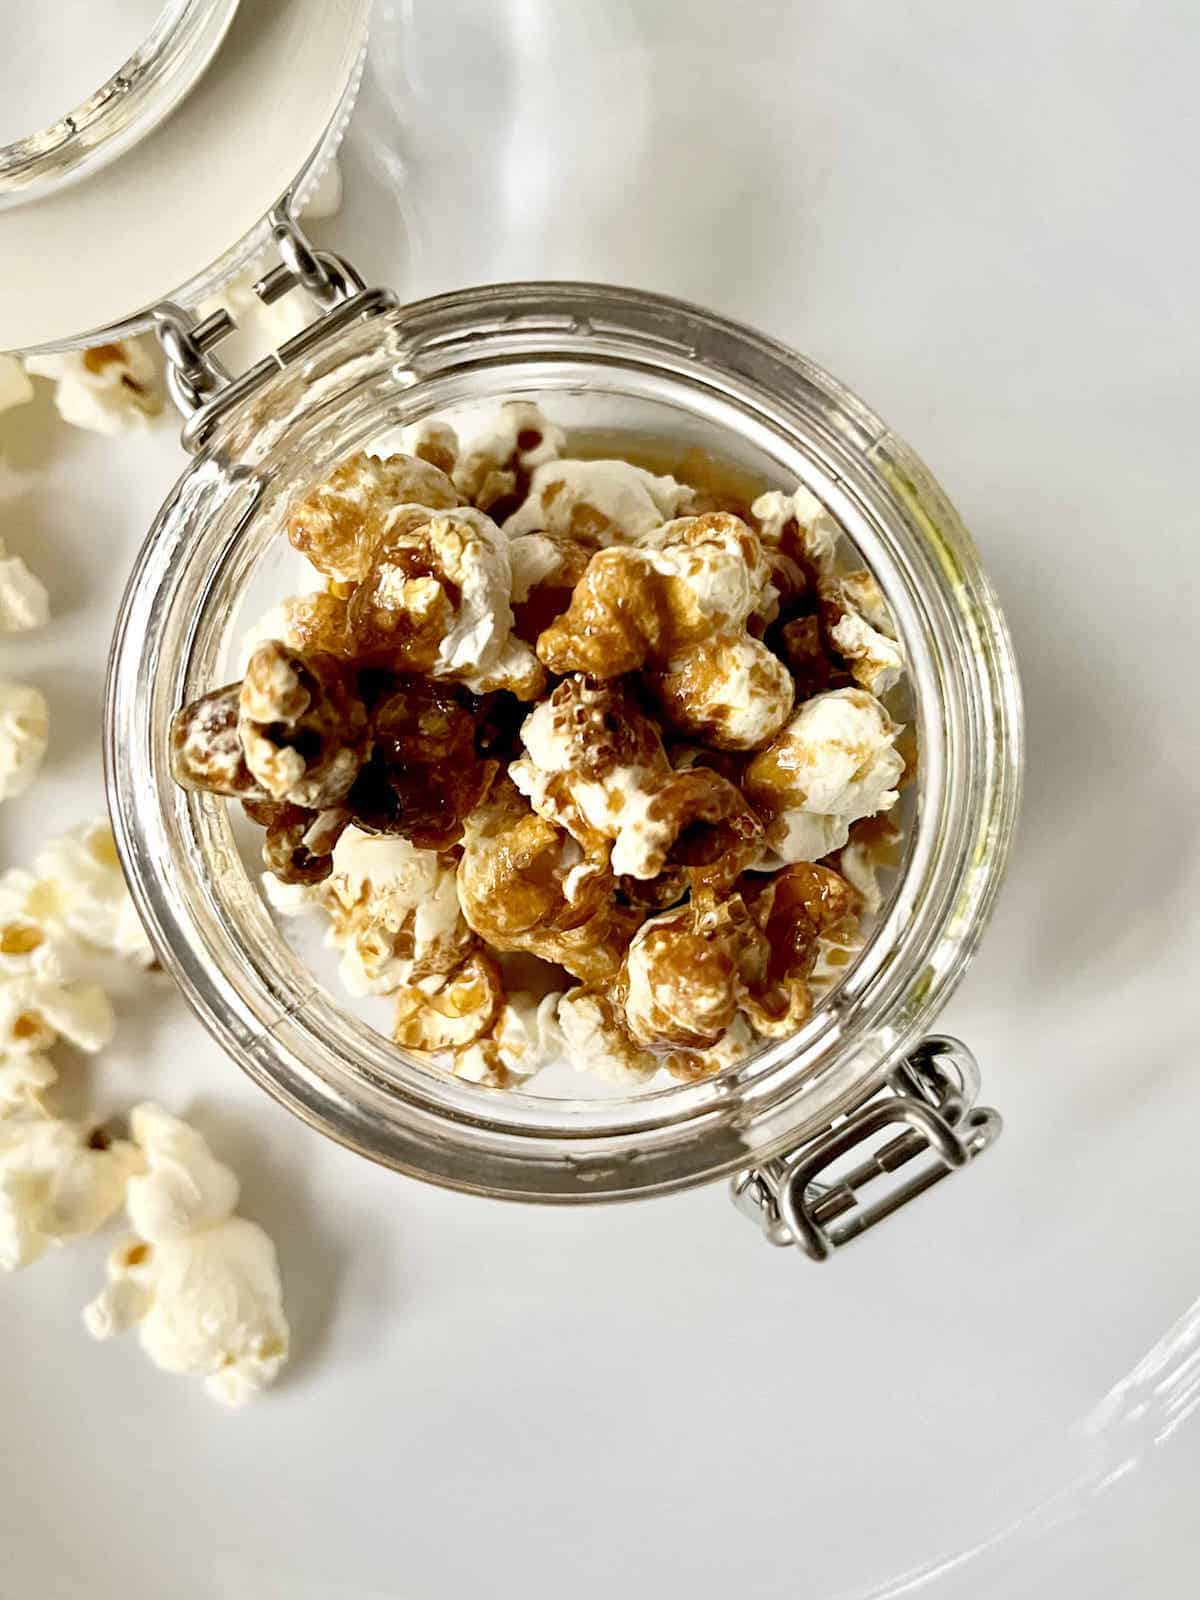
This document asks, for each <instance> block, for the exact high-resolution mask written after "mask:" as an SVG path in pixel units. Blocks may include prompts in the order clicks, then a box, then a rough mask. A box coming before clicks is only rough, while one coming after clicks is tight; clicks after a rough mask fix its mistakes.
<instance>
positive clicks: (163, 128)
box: [0, 0, 370, 350]
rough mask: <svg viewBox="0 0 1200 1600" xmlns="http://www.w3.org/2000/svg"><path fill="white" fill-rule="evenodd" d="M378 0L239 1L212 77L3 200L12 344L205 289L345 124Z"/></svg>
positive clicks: (28, 343)
mask: <svg viewBox="0 0 1200 1600" xmlns="http://www.w3.org/2000/svg"><path fill="white" fill-rule="evenodd" d="M369 5H370V0H240V4H239V6H238V8H237V12H236V14H235V16H234V18H233V21H232V24H231V25H230V27H229V31H228V33H227V34H226V36H225V38H224V40H223V41H222V43H221V44H220V46H219V48H218V49H217V51H216V53H215V55H214V56H213V59H212V61H211V62H210V64H209V66H208V67H207V70H206V71H205V72H204V74H203V76H202V77H200V78H199V80H198V81H197V82H196V83H195V85H194V87H192V88H191V89H190V91H189V92H188V94H187V95H186V97H185V98H184V99H183V100H182V102H181V103H180V104H179V105H178V106H176V108H175V109H174V111H173V112H172V113H171V114H170V115H169V116H168V117H166V119H165V120H164V121H162V122H160V123H159V124H158V125H157V126H156V127H154V128H153V129H152V130H151V131H149V132H147V133H146V135H145V136H144V137H143V138H141V139H140V140H139V141H138V142H137V143H136V144H135V145H134V146H133V147H132V148H130V149H127V150H126V151H125V152H124V153H123V154H121V155H120V156H119V157H118V158H117V159H116V160H114V161H112V162H111V163H110V164H108V165H106V166H104V167H103V168H102V170H100V171H95V172H92V173H90V174H88V175H87V176H85V177H83V178H81V179H80V180H79V181H78V182H75V183H73V184H71V185H70V186H69V187H65V188H60V189H58V190H56V191H55V192H53V193H50V194H47V195H44V196H43V197H42V198H39V199H35V200H33V201H32V202H30V203H28V204H23V205H16V206H10V207H8V208H7V209H5V210H2V211H0V264H2V265H0V350H34V349H45V348H49V347H54V346H63V345H73V344H74V345H79V344H87V343H94V342H96V340H97V338H98V336H100V335H102V334H105V333H108V332H110V331H116V330H119V331H122V332H128V331H132V330H133V329H135V328H137V327H139V326H144V325H145V324H146V321H147V318H148V313H149V311H150V310H151V308H152V307H154V306H155V305H157V304H158V303H160V302H161V301H163V300H166V299H176V300H183V301H184V302H185V303H186V302H187V301H188V300H190V299H195V298H198V297H199V296H200V295H201V294H202V293H204V292H207V291H208V290H209V289H211V288H212V287H213V285H214V283H215V282H216V281H217V280H218V279H219V277H220V276H222V275H224V274H225V273H228V272H229V271H232V270H233V269H234V268H236V266H238V265H239V264H240V262H241V261H242V260H243V259H244V258H245V257H247V256H248V255H250V254H251V253H252V252H253V251H254V250H255V249H256V248H257V247H258V246H259V245H260V244H261V243H262V242H263V241H264V240H265V237H266V230H265V229H264V227H263V219H264V218H265V217H266V214H267V212H268V211H269V210H270V209H271V207H272V206H274V205H275V204H276V203H277V202H278V201H279V200H280V199H281V198H282V197H283V195H284V194H285V193H287V191H288V190H289V189H291V188H292V187H293V185H294V184H295V183H296V181H297V179H299V178H301V176H302V175H303V174H305V173H306V172H307V171H308V170H309V169H310V168H313V167H315V166H317V165H319V164H320V163H321V162H322V161H323V160H324V159H325V158H326V157H327V155H328V154H329V153H330V152H331V151H332V149H333V148H334V146H335V145H336V142H337V140H338V138H339V137H340V133H341V124H342V123H343V122H344V120H345V116H346V114H347V112H348V109H349V105H350V103H351V101H352V99H353V94H354V90H355V87H356V84H357V78H358V75H359V72H360V70H361V63H362V55H363V47H364V43H365V38H366V26H367V14H368V11H369Z"/></svg>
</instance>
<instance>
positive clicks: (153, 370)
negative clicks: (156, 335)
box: [25, 339, 162, 435]
mask: <svg viewBox="0 0 1200 1600" xmlns="http://www.w3.org/2000/svg"><path fill="white" fill-rule="evenodd" d="M25 366H26V369H27V371H29V372H32V373H33V374H34V375H35V376H36V377H39V378H53V379H54V380H55V382H56V385H57V386H56V388H55V391H54V404H55V406H56V407H57V409H58V414H59V416H61V417H62V419H63V421H64V422H70V423H73V424H74V425H75V426H76V427H77V428H87V429H89V430H90V431H91V432H93V433H104V434H110V435H111V434H118V433H125V432H127V431H129V430H131V429H136V428H144V427H145V426H146V424H147V421H148V419H149V418H150V417H156V416H157V415H158V413H159V412H160V411H161V410H162V395H161V393H160V392H159V387H158V368H157V366H156V365H155V362H154V359H153V357H152V356H151V355H150V352H149V350H148V349H147V347H146V345H144V344H143V343H142V342H141V340H139V339H118V340H116V341H115V342H113V343H112V344H101V345H95V346H94V347H93V348H92V349H90V350H68V351H66V352H65V353H64V354H60V355H48V356H26V357H25Z"/></svg>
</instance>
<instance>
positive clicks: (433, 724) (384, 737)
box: [346, 677, 499, 850]
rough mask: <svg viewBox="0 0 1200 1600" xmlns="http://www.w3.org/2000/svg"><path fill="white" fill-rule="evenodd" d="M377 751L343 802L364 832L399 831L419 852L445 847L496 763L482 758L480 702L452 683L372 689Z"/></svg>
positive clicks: (402, 682)
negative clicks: (478, 740)
mask: <svg viewBox="0 0 1200 1600" xmlns="http://www.w3.org/2000/svg"><path fill="white" fill-rule="evenodd" d="M372 688H373V690H374V693H375V698H374V701H373V704H372V710H371V736H372V741H373V748H372V751H371V756H370V759H369V760H368V761H367V762H366V764H365V766H364V767H363V769H362V771H361V772H360V773H359V775H358V778H357V780H356V782H355V784H354V787H353V789H351V791H350V793H349V795H348V796H347V797H346V805H347V809H348V810H349V811H350V813H351V815H352V816H353V818H354V821H355V823H356V824H357V825H358V826H359V827H360V828H362V829H363V830H364V832H367V833H396V834H401V835H403V836H404V838H406V839H408V840H410V841H411V842H412V843H413V844H414V845H416V846H417V848H418V849H422V850H446V849H448V848H449V847H450V846H451V845H454V844H457V843H458V841H459V840H460V839H461V838H462V830H463V820H464V818H466V817H467V816H469V815H470V813H471V812H472V811H474V810H475V808H476V807H477V806H478V805H479V804H480V803H481V802H482V801H483V799H484V797H485V796H486V794H487V792H488V789H489V788H490V787H491V784H492V781H493V780H494V778H495V776H496V773H497V771H498V770H499V763H498V762H497V761H495V760H491V759H486V758H484V757H481V755H480V754H479V751H478V748H477V730H478V727H479V723H480V720H481V710H482V702H481V701H479V700H478V699H476V697H475V696H473V695H471V694H468V693H467V691H466V690H463V689H460V688H458V687H457V686H455V685H453V684H445V683H435V682H433V681H432V680H430V679H427V678H411V677H404V678H400V677H396V678H393V679H392V681H391V683H390V685H389V686H387V687H383V686H381V685H380V684H379V683H378V682H375V683H373V684H372Z"/></svg>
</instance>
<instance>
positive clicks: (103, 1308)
mask: <svg viewBox="0 0 1200 1600" xmlns="http://www.w3.org/2000/svg"><path fill="white" fill-rule="evenodd" d="M130 1127H131V1132H132V1135H133V1140H134V1144H135V1146H136V1147H137V1150H138V1152H139V1153H140V1157H141V1160H142V1163H143V1165H144V1171H142V1172H141V1173H139V1174H138V1175H137V1176H136V1177H135V1178H134V1179H132V1180H131V1181H130V1184H129V1189H128V1193H127V1195H126V1209H127V1212H128V1215H129V1221H130V1224H131V1226H132V1228H133V1230H134V1235H135V1236H134V1237H133V1238H131V1239H128V1240H126V1241H125V1243H123V1244H121V1245H119V1246H118V1247H117V1248H116V1249H115V1250H114V1251H113V1252H112V1254H111V1256H110V1257H109V1263H108V1279H109V1282H108V1287H107V1288H106V1289H105V1290H104V1291H103V1293H101V1294H100V1295H99V1296H97V1298H96V1299H95V1300H93V1301H92V1302H91V1304H90V1305H88V1306H87V1307H86V1309H85V1310H84V1314H83V1315H84V1322H85V1324H86V1326H87V1329H88V1331H89V1332H90V1333H91V1334H92V1336H93V1337H94V1338H96V1339H108V1338H112V1337H113V1336H114V1335H115V1334H118V1333H124V1332H126V1331H127V1330H128V1329H130V1328H132V1327H136V1328H137V1329H138V1334H139V1338H140V1341H141V1345H142V1348H143V1350H144V1351H145V1352H146V1354H147V1356H149V1358H150V1360H151V1361H153V1362H154V1364H155V1365H156V1366H158V1367H161V1368H162V1369H163V1370H164V1371H166V1372H176V1373H182V1374H188V1375H193V1376H196V1377H202V1378H204V1380H205V1388H206V1389H207V1391H208V1392H209V1394H210V1395H212V1397H213V1398H214V1399H216V1400H219V1401H221V1402H222V1403H223V1404H225V1405H230V1406H239V1405H242V1404H244V1403H245V1402H246V1401H247V1400H250V1399H253V1398H254V1396H255V1395H256V1394H257V1393H258V1392H259V1391H261V1390H262V1389H265V1388H267V1387H268V1386H269V1385H270V1384H272V1383H273V1382H274V1381H275V1379H276V1377H277V1376H278V1375H279V1372H280V1370H281V1369H282V1367H283V1364H284V1362H285V1361H286V1360H287V1357H288V1348H289V1338H290V1336H289V1330H288V1324H287V1319H286V1317H285V1316H284V1312H283V1297H282V1288H281V1285H280V1280H279V1265H278V1261H277V1259H276V1256H275V1248H274V1246H273V1245H272V1243H271V1241H270V1239H269V1238H268V1237H267V1235H266V1234H265V1233H264V1232H263V1230H262V1229H261V1228H260V1227H259V1226H258V1225H257V1224H256V1223H253V1222H249V1221H247V1220H246V1219H245V1218H243V1217H239V1216H236V1215H234V1208H235V1207H236V1205H237V1200H238V1182H237V1178H236V1177H235V1175H234V1174H233V1172H232V1171H231V1170H230V1168H229V1167H227V1166H225V1164H224V1163H223V1162H220V1161H218V1160H217V1159H216V1158H215V1157H214V1156H213V1154H212V1152H211V1151H210V1150H209V1148H208V1146H207V1144H206V1143H205V1141H204V1140H203V1139H202V1138H201V1137H200V1135H199V1134H197V1133H196V1132H195V1131H194V1130H193V1129H191V1128H189V1127H188V1126H187V1124H186V1123H184V1122H181V1121H180V1120H179V1119H178V1118H176V1117H172V1116H170V1115H168V1113H166V1112H165V1111H163V1110H161V1109H160V1108H159V1107H157V1106H153V1105H142V1106H139V1107H138V1108H137V1109H136V1110H135V1111H134V1112H133V1114H132V1117H131V1118H130Z"/></svg>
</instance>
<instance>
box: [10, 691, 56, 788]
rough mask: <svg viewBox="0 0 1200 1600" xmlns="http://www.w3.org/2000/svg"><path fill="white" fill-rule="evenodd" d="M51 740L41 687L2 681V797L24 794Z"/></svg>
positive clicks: (48, 715)
mask: <svg viewBox="0 0 1200 1600" xmlns="http://www.w3.org/2000/svg"><path fill="white" fill-rule="evenodd" d="M49 740H50V708H49V707H48V706H47V704H46V697H45V695H43V693H42V692H41V690H40V689H34V688H32V687H31V686H30V685H29V684H26V683H13V682H12V681H11V680H10V679H7V678H6V679H2V680H0V800H11V799H12V798H13V797H14V796H15V795H19V794H24V793H25V790H26V789H28V787H29V785H30V784H31V783H32V782H33V780H34V778H36V777H37V774H38V769H39V767H40V766H41V764H42V758H43V757H44V756H45V754H46V746H47V744H48V743H49Z"/></svg>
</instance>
